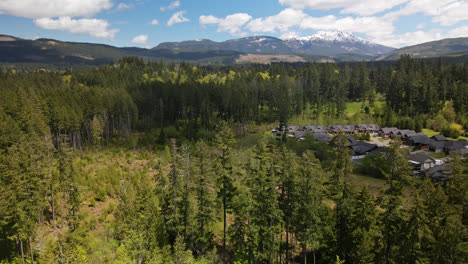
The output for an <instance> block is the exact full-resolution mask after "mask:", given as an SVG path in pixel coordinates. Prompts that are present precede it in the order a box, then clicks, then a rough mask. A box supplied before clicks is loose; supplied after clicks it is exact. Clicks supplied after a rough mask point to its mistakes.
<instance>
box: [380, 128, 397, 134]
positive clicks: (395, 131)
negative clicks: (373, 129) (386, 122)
mask: <svg viewBox="0 0 468 264" xmlns="http://www.w3.org/2000/svg"><path fill="white" fill-rule="evenodd" d="M398 131H399V130H398V128H396V127H384V128H382V132H383V133H384V134H390V133H394V134H396V133H398Z"/></svg>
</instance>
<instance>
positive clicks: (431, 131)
mask: <svg viewBox="0 0 468 264" xmlns="http://www.w3.org/2000/svg"><path fill="white" fill-rule="evenodd" d="M422 132H423V133H424V134H426V135H427V136H428V137H432V136H435V135H439V134H440V132H437V131H434V130H432V129H429V128H423V129H422ZM447 139H448V140H468V137H462V136H460V137H458V138H449V137H448V138H447Z"/></svg>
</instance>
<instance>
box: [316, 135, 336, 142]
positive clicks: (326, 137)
mask: <svg viewBox="0 0 468 264" xmlns="http://www.w3.org/2000/svg"><path fill="white" fill-rule="evenodd" d="M312 135H313V136H314V138H315V140H317V141H320V142H330V141H331V139H332V137H331V136H330V135H328V134H327V133H313V134H312Z"/></svg>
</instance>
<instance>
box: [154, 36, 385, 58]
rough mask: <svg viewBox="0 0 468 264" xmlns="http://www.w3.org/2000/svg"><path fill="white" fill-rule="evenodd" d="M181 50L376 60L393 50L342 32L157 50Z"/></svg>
mask: <svg viewBox="0 0 468 264" xmlns="http://www.w3.org/2000/svg"><path fill="white" fill-rule="evenodd" d="M158 48H164V49H181V50H192V51H195V50H204V49H216V50H234V51H239V52H245V53H282V54H308V55H326V56H336V55H340V54H345V53H353V54H358V55H368V56H375V55H381V54H385V53H387V52H390V51H392V50H394V48H391V47H387V46H383V45H379V44H375V43H371V42H369V41H367V40H364V39H361V38H359V37H357V36H355V35H353V34H351V33H347V32H341V31H319V32H317V33H316V34H314V35H312V36H308V37H287V38H283V39H280V38H275V37H270V36H253V37H246V38H239V39H231V40H227V41H223V42H214V41H211V40H207V39H204V40H191V41H182V42H164V43H161V44H159V45H158V46H157V47H155V48H154V49H158Z"/></svg>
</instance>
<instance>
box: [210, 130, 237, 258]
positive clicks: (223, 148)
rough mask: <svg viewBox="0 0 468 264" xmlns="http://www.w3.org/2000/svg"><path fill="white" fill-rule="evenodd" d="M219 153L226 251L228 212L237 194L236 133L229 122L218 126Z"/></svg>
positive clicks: (217, 158) (218, 184)
mask: <svg viewBox="0 0 468 264" xmlns="http://www.w3.org/2000/svg"><path fill="white" fill-rule="evenodd" d="M215 143H216V147H217V148H218V153H217V157H216V161H215V164H216V173H217V174H218V178H217V189H218V199H220V200H221V203H222V207H223V250H224V251H226V234H227V221H226V218H227V212H228V210H229V209H230V208H231V200H232V197H233V196H234V194H235V187H234V184H233V182H234V179H233V175H232V161H231V147H232V145H233V144H234V135H233V133H232V131H231V129H230V128H229V127H228V124H227V123H226V122H225V121H222V122H221V124H220V125H219V127H218V134H217V135H216V139H215Z"/></svg>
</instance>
